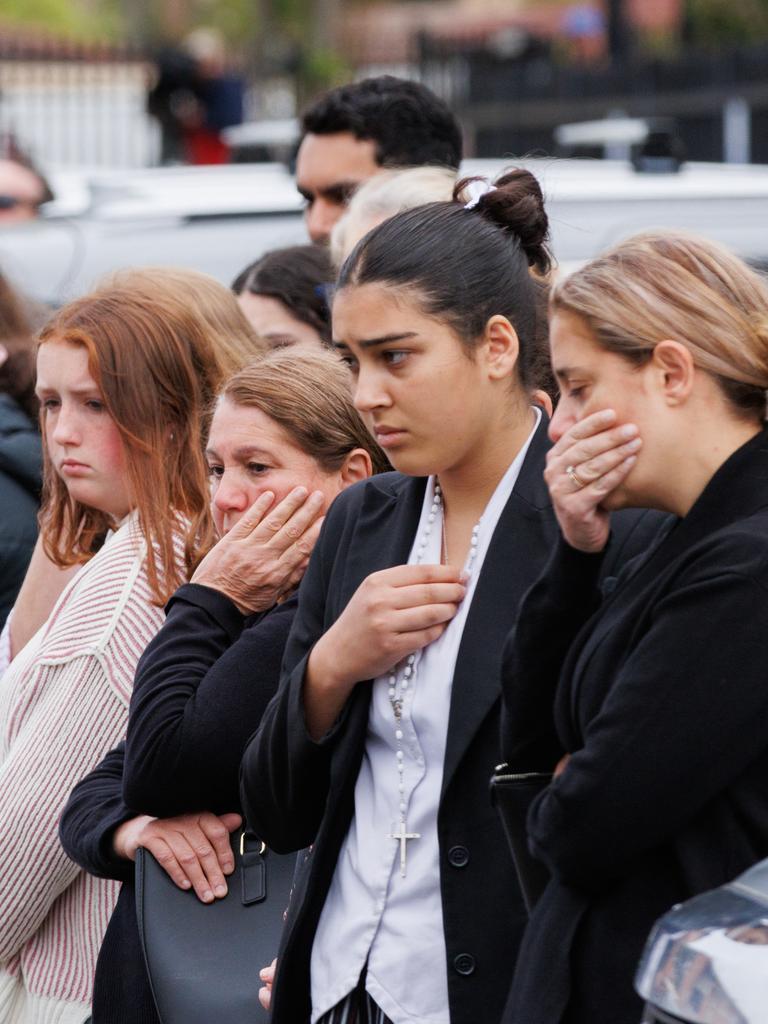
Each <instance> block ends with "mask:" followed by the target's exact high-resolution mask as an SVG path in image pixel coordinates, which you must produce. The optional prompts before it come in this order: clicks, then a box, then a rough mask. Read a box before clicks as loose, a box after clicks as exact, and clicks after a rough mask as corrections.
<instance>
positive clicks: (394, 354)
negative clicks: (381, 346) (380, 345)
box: [381, 349, 408, 366]
mask: <svg viewBox="0 0 768 1024" xmlns="http://www.w3.org/2000/svg"><path fill="white" fill-rule="evenodd" d="M407 355H408V353H407V352H401V351H400V350H395V349H389V350H387V351H385V352H382V353H381V358H382V359H383V360H384V362H385V363H388V364H389V365H390V366H399V365H400V363H402V362H403V360H404V359H405V358H406V357H407Z"/></svg>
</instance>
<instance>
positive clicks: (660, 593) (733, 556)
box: [503, 431, 768, 1024]
mask: <svg viewBox="0 0 768 1024" xmlns="http://www.w3.org/2000/svg"><path fill="white" fill-rule="evenodd" d="M599 567H600V557H599V556H592V555H584V554H580V553H578V552H576V551H574V550H573V549H570V548H568V547H567V546H566V545H565V544H564V543H561V545H560V546H559V548H558V550H557V552H556V554H555V556H554V557H553V559H552V561H551V563H550V565H549V567H548V570H547V572H546V573H545V575H544V576H543V578H542V579H541V580H540V581H539V582H538V583H537V585H536V586H535V587H534V588H533V589H532V590H531V592H530V593H529V595H528V597H527V598H526V601H525V603H524V605H523V608H522V609H521V612H520V617H519V620H518V625H517V628H516V631H515V633H514V634H513V636H512V637H511V639H510V644H509V647H508V649H507V653H506V656H505V665H504V679H503V688H504V704H505V716H504V729H503V737H504V738H503V743H504V748H505V750H504V753H505V756H506V759H507V760H508V761H509V762H510V764H511V766H512V768H513V769H518V770H523V769H529V768H532V767H539V766H540V765H541V763H542V762H541V758H542V754H544V764H545V765H547V766H550V767H551V765H552V764H553V763H554V761H555V760H556V759H557V758H559V757H560V756H561V755H562V754H563V752H565V751H567V752H570V753H571V759H570V762H569V764H568V766H567V768H566V770H565V772H564V774H563V775H562V776H561V777H560V778H559V779H558V780H557V781H556V782H555V783H554V784H553V785H552V786H550V787H549V788H548V790H547V791H545V793H544V794H542V796H540V797H539V798H538V800H537V801H536V802H535V803H534V804H533V806H532V808H531V812H530V815H529V820H528V827H529V840H530V845H531V850H532V852H533V853H534V855H535V856H536V857H537V858H539V859H540V860H541V861H543V862H544V863H545V864H546V865H547V867H548V868H549V869H550V871H551V874H552V879H551V881H550V883H549V885H548V887H547V889H546V891H545V893H544V895H543V896H542V898H541V900H540V901H539V903H538V904H537V906H536V908H535V910H534V912H533V915H532V918H531V921H530V924H529V926H528V928H527V930H526V934H525V938H524V940H523V947H522V950H521V954H520V958H519V961H518V966H517V972H516V975H515V982H514V986H513V990H512V995H511V998H510V1001H509V1004H508V1006H507V1010H506V1013H505V1016H504V1022H505V1024H559V1022H566V1021H567V1022H568V1024H595V1021H611V1024H637V1021H638V1020H639V1019H640V1013H641V1003H640V1000H639V999H638V998H637V996H635V995H634V993H633V988H632V981H633V976H634V972H635V969H636V966H637V963H638V959H639V957H640V953H641V951H642V947H643V944H644V942H645V939H646V938H647V935H648V933H649V930H650V928H651V926H652V924H653V922H654V920H655V919H656V918H657V917H659V916H660V915H661V914H663V913H664V912H665V911H666V910H668V909H669V907H670V906H671V905H672V904H673V903H676V902H678V901H680V900H685V899H687V898H689V897H691V896H693V895H695V894H697V893H700V892H702V891H705V890H707V889H711V888H713V887H716V886H719V885H721V884H723V883H724V882H727V881H728V880H730V879H732V878H733V877H734V876H735V875H737V874H738V873H739V872H741V871H743V870H745V869H746V868H747V867H748V866H750V865H751V864H753V863H754V862H755V861H757V860H759V859H761V858H763V857H766V856H768V629H766V622H768V431H763V432H761V433H760V434H758V435H757V437H755V438H754V439H753V440H751V441H750V442H749V443H747V444H746V445H744V446H743V447H742V448H741V449H740V450H739V451H737V452H736V453H735V454H734V455H733V456H732V457H731V458H730V459H729V460H728V461H727V462H726V463H725V464H724V465H723V466H722V467H721V468H720V470H719V471H718V472H717V473H716V474H715V476H714V477H713V479H712V480H711V481H710V483H709V485H708V486H707V487H706V489H705V490H704V492H703V494H702V495H701V496H700V498H699V499H698V501H697V502H696V503H695V505H694V506H693V508H692V509H691V511H690V512H689V514H688V515H687V516H686V517H685V518H684V519H681V520H675V521H673V524H672V525H671V529H669V531H668V532H667V533H666V535H665V536H663V537H662V538H661V539H660V541H659V542H658V543H657V545H656V546H655V548H653V549H652V550H651V551H650V552H649V553H648V554H647V555H646V557H645V558H643V559H641V560H640V561H639V564H637V563H636V564H635V566H629V567H628V568H627V570H626V571H625V576H624V578H621V577H620V578H619V581H618V585H617V586H616V588H615V589H614V591H613V592H612V594H611V595H610V596H609V597H607V598H606V599H605V600H604V602H603V603H602V606H601V607H600V608H599V610H598V611H597V612H596V614H594V616H593V617H591V618H590V617H589V616H590V612H591V611H592V610H593V609H594V608H595V607H596V606H597V605H598V604H599V603H600V601H599V591H598V588H597V586H596V581H597V574H598V572H599ZM632 570H634V571H632ZM587 619H588V620H589V621H587V622H586V624H585V620H587ZM553 635H556V636H557V637H558V642H557V643H553V644H550V645H548V646H544V647H543V646H542V645H543V644H544V641H545V640H546V639H547V638H551V637H552V636H553ZM569 644H570V650H567V648H568V646H569ZM564 649H565V650H564ZM542 651H544V653H545V657H542ZM558 680H559V681H558ZM553 700H554V717H553V715H552V707H553Z"/></svg>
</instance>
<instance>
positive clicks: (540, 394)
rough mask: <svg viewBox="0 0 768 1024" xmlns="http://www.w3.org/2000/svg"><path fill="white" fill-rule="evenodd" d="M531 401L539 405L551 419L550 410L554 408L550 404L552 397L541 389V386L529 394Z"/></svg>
mask: <svg viewBox="0 0 768 1024" xmlns="http://www.w3.org/2000/svg"><path fill="white" fill-rule="evenodd" d="M531 401H532V402H533V404H534V405H540V406H541V408H542V409H543V410H544V412H545V413H546V414H547V416H548V417H549V418H550V419H552V410H553V408H554V406H553V405H552V399H551V398H550V396H549V395H548V394H547V392H546V391H544V390H543V388H536V390H535V391H534V392H533V394H532V395H531Z"/></svg>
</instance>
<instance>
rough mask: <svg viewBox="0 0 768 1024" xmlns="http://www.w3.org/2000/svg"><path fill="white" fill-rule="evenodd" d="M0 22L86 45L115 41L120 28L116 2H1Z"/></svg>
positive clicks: (8, 0)
mask: <svg viewBox="0 0 768 1024" xmlns="http://www.w3.org/2000/svg"><path fill="white" fill-rule="evenodd" d="M0 22H4V23H5V24H8V25H14V24H16V25H25V26H33V27H40V28H41V29H45V30H46V31H47V32H51V33H53V34H54V35H62V36H67V37H70V38H73V39H81V40H87V41H97V40H102V39H115V38H118V37H119V35H120V27H121V21H120V11H119V2H118V0H97V2H90V3H89V2H87V0H80V2H75V0H0Z"/></svg>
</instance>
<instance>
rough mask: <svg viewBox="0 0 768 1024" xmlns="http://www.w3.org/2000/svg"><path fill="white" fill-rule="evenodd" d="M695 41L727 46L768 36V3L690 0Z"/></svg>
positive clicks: (690, 18)
mask: <svg viewBox="0 0 768 1024" xmlns="http://www.w3.org/2000/svg"><path fill="white" fill-rule="evenodd" d="M686 6H687V17H688V20H689V24H690V28H691V35H692V37H693V40H694V42H698V43H705V44H708V45H717V44H720V43H722V44H723V45H728V43H732V42H751V41H754V40H755V39H759V38H765V37H767V36H768V0H687V5H686Z"/></svg>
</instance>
